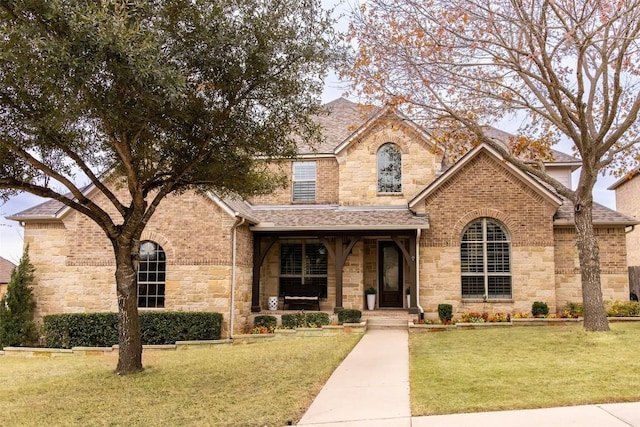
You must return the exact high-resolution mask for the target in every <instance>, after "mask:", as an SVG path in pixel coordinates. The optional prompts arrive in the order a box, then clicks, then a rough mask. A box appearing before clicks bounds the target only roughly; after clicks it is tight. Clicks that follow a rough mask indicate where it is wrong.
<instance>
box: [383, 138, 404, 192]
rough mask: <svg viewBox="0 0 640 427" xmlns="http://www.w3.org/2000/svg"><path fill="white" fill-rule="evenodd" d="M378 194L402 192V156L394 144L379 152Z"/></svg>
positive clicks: (385, 146)
mask: <svg viewBox="0 0 640 427" xmlns="http://www.w3.org/2000/svg"><path fill="white" fill-rule="evenodd" d="M378 192H379V193H400V192H402V154H401V153H400V150H399V149H398V147H397V146H396V145H395V144H392V143H387V144H384V145H383V146H382V147H380V149H379V150H378Z"/></svg>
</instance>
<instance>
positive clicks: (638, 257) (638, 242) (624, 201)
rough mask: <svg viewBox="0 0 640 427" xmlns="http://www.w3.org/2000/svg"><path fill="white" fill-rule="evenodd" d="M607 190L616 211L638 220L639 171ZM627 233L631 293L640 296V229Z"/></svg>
mask: <svg viewBox="0 0 640 427" xmlns="http://www.w3.org/2000/svg"><path fill="white" fill-rule="evenodd" d="M609 190H615V192H616V209H617V210H618V211H620V212H621V213H623V214H625V215H627V216H629V217H631V218H634V219H636V220H640V169H636V170H632V171H631V172H629V173H628V174H626V175H625V176H624V177H622V178H621V179H619V180H618V181H616V182H615V183H614V184H613V185H612V186H610V187H609ZM627 231H628V233H627V263H628V265H629V279H630V282H631V283H630V285H631V286H630V287H631V291H632V292H634V293H635V295H636V296H640V228H639V227H636V226H631V227H629V228H628V230H627Z"/></svg>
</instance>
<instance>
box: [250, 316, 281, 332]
mask: <svg viewBox="0 0 640 427" xmlns="http://www.w3.org/2000/svg"><path fill="white" fill-rule="evenodd" d="M277 324H278V319H276V317H275V316H270V315H262V316H256V318H255V319H253V326H254V327H255V328H258V327H260V326H264V327H265V328H268V329H275V328H276V326H277Z"/></svg>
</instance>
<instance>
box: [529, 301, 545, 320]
mask: <svg viewBox="0 0 640 427" xmlns="http://www.w3.org/2000/svg"><path fill="white" fill-rule="evenodd" d="M531 314H533V317H546V316H548V315H549V306H547V303H546V302H542V301H534V303H533V304H532V305H531Z"/></svg>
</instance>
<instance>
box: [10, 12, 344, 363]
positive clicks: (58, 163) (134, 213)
mask: <svg viewBox="0 0 640 427" xmlns="http://www.w3.org/2000/svg"><path fill="white" fill-rule="evenodd" d="M331 25H332V22H331V20H330V18H329V15H328V12H327V11H323V10H322V9H321V7H320V4H319V1H317V0H307V1H305V2H299V1H290V0H278V1H274V0H215V1H200V0H184V1H180V0H176V1H164V0H157V1H148V0H130V1H126V2H125V1H116V0H103V1H95V2H94V1H80V0H73V1H72V0H53V1H41V0H34V1H0V196H2V197H5V198H6V197H9V196H10V195H12V194H14V193H15V192H16V191H26V192H30V193H33V194H36V195H39V196H43V197H49V198H53V199H56V200H58V201H60V202H62V203H64V204H65V205H67V206H70V207H71V208H73V209H75V210H77V211H79V212H81V213H82V214H84V215H86V216H88V217H90V218H91V219H92V220H93V221H95V222H96V223H97V224H98V225H99V226H100V227H101V228H102V230H103V231H104V232H105V234H106V235H107V237H108V238H109V239H110V240H111V242H112V244H113V247H114V253H115V258H116V282H117V290H118V303H119V310H120V329H121V331H120V360H119V363H118V371H119V372H121V373H127V372H134V371H136V370H140V369H142V365H141V357H140V354H141V345H140V337H139V331H138V329H139V326H138V319H137V308H136V283H135V280H136V274H135V272H136V267H137V253H138V246H139V238H140V235H141V233H142V231H143V229H144V226H145V225H146V223H147V222H148V221H149V219H150V217H151V216H152V215H153V213H154V211H155V209H156V208H157V206H158V204H159V203H160V201H161V200H162V199H163V198H164V197H165V196H166V195H168V194H170V193H172V192H182V191H186V190H196V191H205V190H215V191H216V192H218V193H225V192H228V191H234V192H237V193H240V194H254V193H260V192H264V191H267V190H269V189H271V188H273V186H274V185H277V184H278V183H279V182H280V181H279V179H278V177H277V176H276V177H274V176H273V175H272V172H270V171H269V170H268V169H267V168H266V167H265V163H264V160H265V159H266V160H268V159H273V158H282V157H287V156H292V155H294V154H295V138H306V139H309V140H311V141H313V140H314V139H317V138H319V132H318V129H317V128H316V126H315V125H314V124H313V123H312V121H311V120H310V116H311V115H313V114H317V113H319V112H320V103H319V94H320V92H321V90H322V84H323V78H324V75H325V73H326V70H327V67H328V66H329V61H330V60H331V58H332V56H333V53H332V52H333V50H332V46H333V43H332V40H331V37H332V30H331V28H332V27H331ZM113 177H118V179H122V187H123V188H125V189H126V193H127V194H126V197H125V198H122V199H121V198H119V197H118V192H117V191H115V190H114V188H113V186H111V185H107V183H106V182H105V181H106V180H107V179H111V178H113ZM87 180H88V182H89V183H90V184H91V185H92V187H93V188H95V189H97V191H99V192H100V193H102V194H103V195H104V197H105V198H106V199H107V200H108V201H109V202H110V206H98V205H97V204H96V203H94V202H93V201H92V200H91V199H89V198H87V197H86V195H85V193H83V191H82V188H81V187H80V186H79V185H78V182H84V183H86V182H87ZM114 210H115V211H117V212H118V214H116V215H110V214H109V212H110V211H114Z"/></svg>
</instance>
